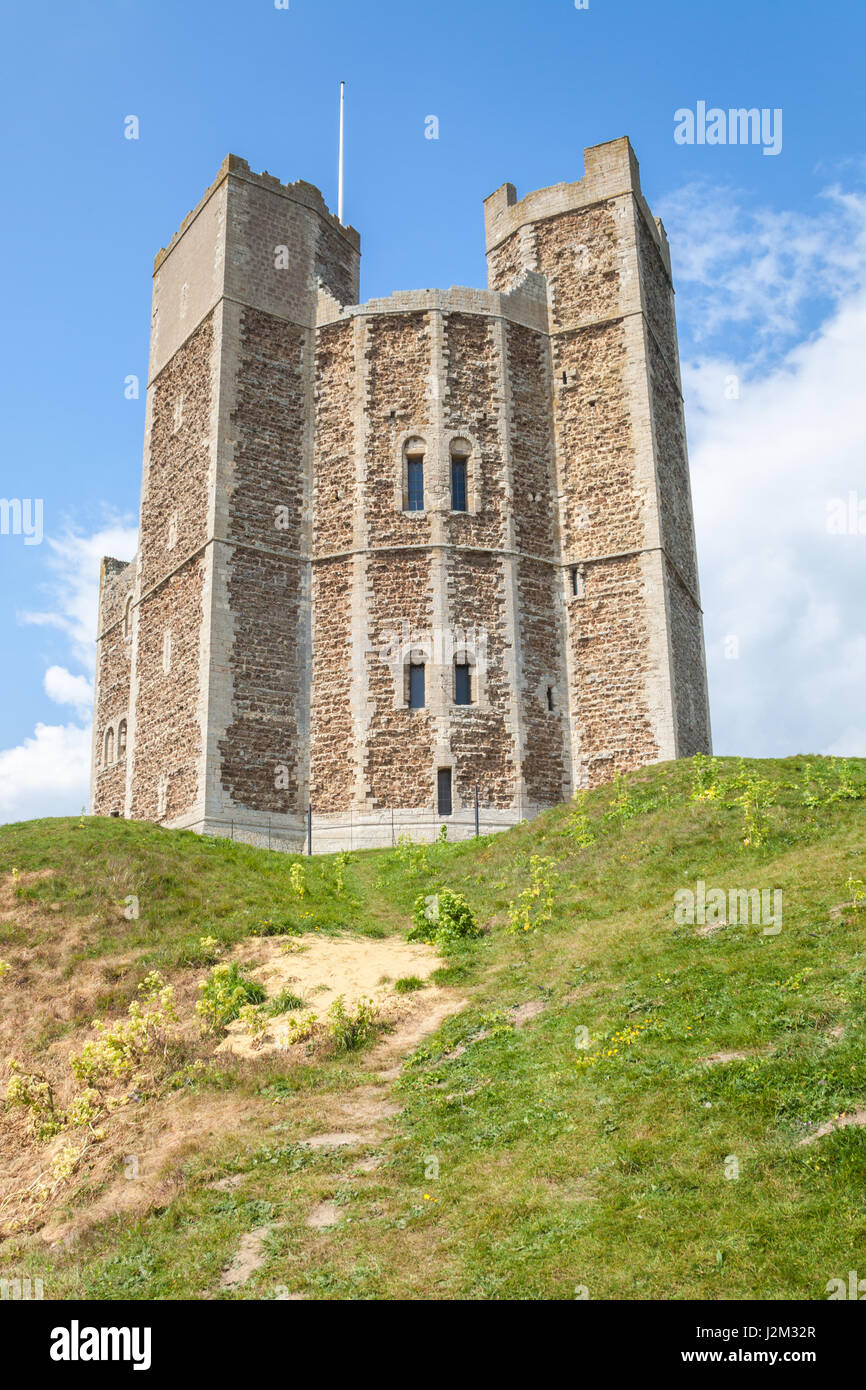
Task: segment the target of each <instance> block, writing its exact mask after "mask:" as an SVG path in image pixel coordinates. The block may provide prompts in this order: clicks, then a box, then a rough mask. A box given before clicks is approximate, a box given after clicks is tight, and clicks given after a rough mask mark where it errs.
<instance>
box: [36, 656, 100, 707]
mask: <svg viewBox="0 0 866 1390" xmlns="http://www.w3.org/2000/svg"><path fill="white" fill-rule="evenodd" d="M45 694H46V695H47V696H48V698H49V699H51V700H54V701H55V703H56V704H58V705H74V706H75V709H76V711H77V712H78V714H79V715H80V716H85V715H87V714H88V713H89V711H90V707H91V705H92V704H93V686H92V684H91V682H90V681H89V680H88V679H87V677H86V676H73V674H72V672H71V671H67V669H66V667H65V666H49V667H48V670H47V671H46V672H45Z"/></svg>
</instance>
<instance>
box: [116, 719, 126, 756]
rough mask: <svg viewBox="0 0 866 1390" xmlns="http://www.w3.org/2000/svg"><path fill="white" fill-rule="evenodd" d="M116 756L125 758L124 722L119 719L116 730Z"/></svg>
mask: <svg viewBox="0 0 866 1390" xmlns="http://www.w3.org/2000/svg"><path fill="white" fill-rule="evenodd" d="M117 756H118V758H125V757H126V720H125V719H121V721H120V724H119V725H118V729H117Z"/></svg>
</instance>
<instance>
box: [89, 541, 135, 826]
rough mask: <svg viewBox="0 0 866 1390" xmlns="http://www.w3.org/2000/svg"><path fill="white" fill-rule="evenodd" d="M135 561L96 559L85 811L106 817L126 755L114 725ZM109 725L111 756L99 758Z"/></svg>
mask: <svg viewBox="0 0 866 1390" xmlns="http://www.w3.org/2000/svg"><path fill="white" fill-rule="evenodd" d="M134 587H135V565H134V563H130V564H124V563H123V562H122V561H119V560H111V559H106V560H103V562H102V572H101V575H100V584H99V630H98V632H97V637H96V685H95V692H94V702H93V771H92V786H91V805H90V810H91V814H92V815H94V816H108V815H110V814H111V812H112V811H120V812H122V811H123V807H124V800H125V794H126V768H127V757H128V743H127V754H126V755H122V753H121V749H120V747H119V733H120V724H121V721H122V720H126V723H127V737H128V732H129V684H130V658H131V655H132V626H131V622H132V614H131V609H128V608H127V604H128V603H129V602H130V600H131V599H132V597H133V592H134ZM109 729H110V730H111V732H112V736H113V758H112V761H111V762H110V763H106V761H105V735H106V733H107V731H108V730H109Z"/></svg>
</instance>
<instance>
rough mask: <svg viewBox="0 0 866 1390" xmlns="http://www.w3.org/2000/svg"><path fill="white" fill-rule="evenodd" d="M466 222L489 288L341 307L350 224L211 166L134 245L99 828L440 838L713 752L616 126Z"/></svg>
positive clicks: (306, 194)
mask: <svg viewBox="0 0 866 1390" xmlns="http://www.w3.org/2000/svg"><path fill="white" fill-rule="evenodd" d="M484 210H485V223H486V242H487V264H488V279H489V286H490V287H489V289H487V290H477V289H450V290H415V291H411V292H409V293H398V294H394V295H392V296H391V297H390V298H388V299H377V300H373V301H371V302H369V303H367V304H359V303H358V299H359V263H360V238H359V235H358V233H357V232H356V231H355V230H354V229H353V228H352V227H347V226H343V225H341V223H340V222H339V221H338V219H337V218H336V217H335V216H333V215H332V214H331V213H330V212H329V211H328V209H327V207H326V205H325V202H324V200H323V198H322V195H321V194H320V193H319V191H318V190H317V189H316V188H314V187H313V186H312V185H310V184H307V183H303V182H298V183H292V184H285V185H284V184H282V183H280V182H279V180H278V179H276V178H274V177H272V176H271V175H269V174H254V173H252V172H251V171H250V168H249V165H248V164H247V162H246V161H245V160H243V159H239V158H237V157H236V156H234V155H229V157H228V158H227V159H226V160H225V162H224V164H223V166H222V168H221V169H220V171H219V174H218V175H217V178H216V181H215V182H214V183H213V184H212V185H211V187H210V188H209V189H208V190H207V192H206V193H205V195H204V197H203V198H202V200H201V202H200V203H199V204H198V206H197V207H196V208H195V209H194V211H193V212H191V213H190V214H189V216H188V217H187V218H186V220H185V221H184V222H183V224H182V226H181V228H180V230H179V231H178V233H177V234H176V236H175V237H174V238H173V239H172V241H171V242H170V244H169V246H168V248H167V249H166V250H163V251H160V253H159V255H158V256H157V258H156V263H155V268H154V288H153V317H152V325H151V346H150V364H149V382H148V388H147V413H146V424H145V445H144V477H143V487H142V501H141V528H140V541H139V550H138V554H137V555H136V557H135V558H134V559H133V560H132V561H131V562H129V563H123V562H121V561H118V560H114V559H106V560H104V561H103V563H102V574H101V584H100V600H99V628H98V639H97V669H96V704H95V718H94V745H93V781H92V808H91V809H92V810H93V812H94V813H95V814H100V815H123V816H127V817H132V818H134V819H137V820H150V821H156V822H159V823H161V824H162V825H165V826H174V827H189V828H191V829H194V830H198V831H201V832H203V833H205V834H212V835H225V836H228V835H232V836H234V838H236V839H241V840H245V841H248V842H252V843H255V844H259V845H271V846H272V847H274V848H280V849H290V850H299V849H302V848H304V847H305V846H306V844H307V834H308V831H309V829H310V828H311V829H312V843H313V849H314V850H315V851H318V850H322V851H324V850H336V849H350V848H359V847H362V846H369V845H382V844H392V843H393V842H394V839H395V837H397V836H399V835H401V834H409V835H411V836H412V837H413V838H416V839H421V838H432V837H433V836H434V835H435V834H436V833H437V832H438V830H439V827H440V825H441V824H443V823H445V824H448V826H449V833H450V834H451V835H452V838H458V837H460V836H462V835H469V834H472V833H474V830H475V824H476V816H477V821H478V825H479V828H480V830H481V832H482V833H486V832H489V831H492V830H495V829H499V828H502V827H505V826H508V825H512V824H514V823H515V822H518V821H520V820H522V819H524V818H526V817H528V816H531V815H534V814H535V812H536V811H537V810H538V809H540V808H543V807H546V806H550V805H553V804H555V803H557V802H561V801H563V800H565V799H567V798H568V797H569V796H570V795H571V794H572V793H573V792H574V791H575V790H576V789H578V788H582V787H591V786H595V785H598V784H600V783H602V782H604V781H606V780H608V779H610V778H611V777H612V776H613V775H614V774H615V773H616V772H617V771H625V770H629V769H633V768H636V767H638V766H641V765H643V764H646V763H651V762H656V761H659V760H663V759H671V758H679V757H688V756H690V755H691V754H694V753H698V752H708V751H709V748H710V728H709V711H708V703H707V685H706V670H705V655H704V643H703V627H702V617H701V608H700V600H699V593H698V574H697V564H696V558H695V543H694V527H693V518H692V504H691V493H690V486H689V472H688V460H687V454H686V438H685V428H684V421H683V406H682V394H681V383H680V373H679V356H678V348H677V333H676V323H675V317H674V297H673V287H672V282H671V273H670V257H669V253H668V246H667V240H666V237H665V233H664V229H663V227H662V225H661V223H660V222H658V221H657V220H655V219H654V218H653V216H652V214H651V213H650V210H649V208H648V207H647V204H646V202H645V201H644V198H643V196H642V193H641V188H640V176H639V171H638V164H637V160H636V158H635V156H634V153H633V151H632V148H631V145H630V144H629V141H628V140H627V139H619V140H614V141H611V142H609V143H607V144H603V145H597V146H594V147H593V148H591V149H588V150H586V151H585V172H584V177H583V178H582V179H581V180H580V181H579V182H577V183H565V184H557V185H556V186H555V187H553V188H546V189H542V190H540V191H539V192H536V193H530V194H528V195H527V196H526V197H524V198H522V199H520V200H518V198H517V195H516V192H515V189H514V187H513V186H512V185H511V184H505V185H504V186H503V187H502V188H500V189H498V191H497V192H495V193H493V194H492V195H491V196H490V197H489V198H488V199H487V200H486V203H485V205H484ZM308 808H311V811H310V815H311V827H310V825H308V820H307V814H308Z"/></svg>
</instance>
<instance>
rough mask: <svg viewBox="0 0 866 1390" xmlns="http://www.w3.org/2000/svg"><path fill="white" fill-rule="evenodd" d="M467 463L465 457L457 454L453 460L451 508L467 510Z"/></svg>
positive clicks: (456, 510) (459, 510)
mask: <svg viewBox="0 0 866 1390" xmlns="http://www.w3.org/2000/svg"><path fill="white" fill-rule="evenodd" d="M466 463H467V460H466V459H465V458H460V457H458V456H457V455H455V456H454V457H453V458H452V460H451V510H452V511H453V512H465V511H466Z"/></svg>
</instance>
